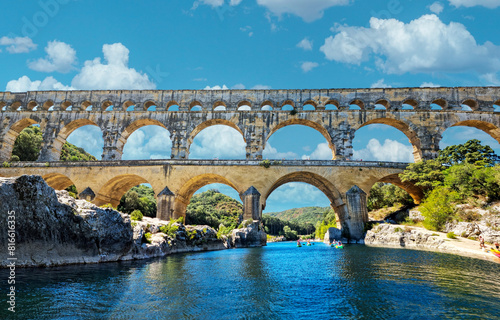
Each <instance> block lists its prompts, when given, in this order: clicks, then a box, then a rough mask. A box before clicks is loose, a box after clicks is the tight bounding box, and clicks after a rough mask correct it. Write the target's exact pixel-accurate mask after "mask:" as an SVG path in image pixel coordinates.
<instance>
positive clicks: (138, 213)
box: [130, 210, 144, 221]
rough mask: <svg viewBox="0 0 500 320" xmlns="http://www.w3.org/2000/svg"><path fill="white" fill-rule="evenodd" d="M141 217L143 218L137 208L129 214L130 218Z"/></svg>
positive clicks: (140, 218) (139, 218)
mask: <svg viewBox="0 0 500 320" xmlns="http://www.w3.org/2000/svg"><path fill="white" fill-rule="evenodd" d="M142 218H144V216H143V215H142V213H141V212H140V211H139V210H134V211H132V213H131V214H130V220H134V221H142Z"/></svg>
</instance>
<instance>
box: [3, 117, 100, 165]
mask: <svg viewBox="0 0 500 320" xmlns="http://www.w3.org/2000/svg"><path fill="white" fill-rule="evenodd" d="M42 140H43V137H42V131H41V130H40V127H38V126H35V125H32V126H29V127H27V128H25V129H24V130H23V131H21V133H20V134H19V136H18V137H17V139H16V142H15V143H14V148H13V150H12V157H11V161H36V160H37V159H38V155H39V154H40V149H41V146H42ZM96 160H97V159H96V157H94V156H93V155H91V154H90V153H88V152H86V151H85V150H84V149H83V148H79V147H77V146H75V145H73V144H71V143H69V142H65V143H64V145H63V147H62V151H61V161H96Z"/></svg>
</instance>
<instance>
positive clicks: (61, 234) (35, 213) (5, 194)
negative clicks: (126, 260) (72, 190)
mask: <svg viewBox="0 0 500 320" xmlns="http://www.w3.org/2000/svg"><path fill="white" fill-rule="evenodd" d="M61 195H62V197H61V198H62V199H63V202H67V203H68V204H64V203H61V202H59V200H58V197H57V194H56V192H55V191H54V189H52V188H51V187H49V186H48V185H47V184H46V183H45V181H44V180H43V179H42V177H40V176H26V175H25V176H21V177H17V178H0V203H1V209H0V210H1V211H0V239H1V240H0V241H1V242H2V243H7V237H8V235H7V216H8V215H9V213H12V215H14V216H15V221H16V224H15V257H16V258H17V261H16V265H18V266H51V265H58V264H69V263H85V262H99V261H107V260H115V259H116V256H121V255H124V254H126V253H127V252H128V251H129V250H130V248H131V247H132V244H133V232H132V229H131V227H130V222H129V221H127V220H126V219H123V217H122V216H121V215H120V213H118V212H116V211H112V210H104V209H100V208H97V207H95V208H93V210H88V212H78V206H77V205H76V202H74V200H70V199H69V197H67V195H66V194H64V193H62V194H61ZM0 260H1V262H0V265H1V266H5V265H6V264H7V252H6V251H5V250H4V251H2V253H1V254H0Z"/></svg>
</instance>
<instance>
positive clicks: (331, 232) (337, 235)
mask: <svg viewBox="0 0 500 320" xmlns="http://www.w3.org/2000/svg"><path fill="white" fill-rule="evenodd" d="M333 240H342V231H340V230H339V229H337V228H328V230H327V231H326V233H325V238H324V239H323V242H324V243H332V242H333Z"/></svg>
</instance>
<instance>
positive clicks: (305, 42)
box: [297, 38, 313, 51]
mask: <svg viewBox="0 0 500 320" xmlns="http://www.w3.org/2000/svg"><path fill="white" fill-rule="evenodd" d="M297 47H298V48H302V49H304V50H306V51H311V50H312V49H313V42H312V41H311V40H309V39H307V38H304V39H302V40H301V41H300V42H299V43H297Z"/></svg>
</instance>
